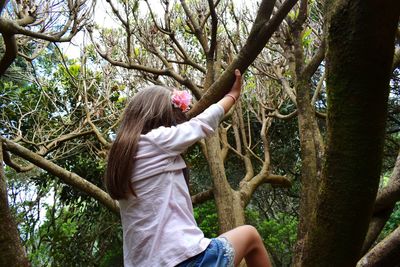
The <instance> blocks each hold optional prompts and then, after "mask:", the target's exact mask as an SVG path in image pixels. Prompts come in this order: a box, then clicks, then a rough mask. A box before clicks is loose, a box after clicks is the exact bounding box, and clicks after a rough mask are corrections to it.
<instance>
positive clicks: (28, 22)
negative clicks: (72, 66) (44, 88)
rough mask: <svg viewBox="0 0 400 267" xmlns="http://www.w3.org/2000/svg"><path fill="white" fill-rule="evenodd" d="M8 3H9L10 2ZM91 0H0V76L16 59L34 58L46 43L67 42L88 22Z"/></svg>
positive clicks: (91, 7)
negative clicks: (0, 44)
mask: <svg viewBox="0 0 400 267" xmlns="http://www.w3.org/2000/svg"><path fill="white" fill-rule="evenodd" d="M10 2H11V3H10ZM95 3H96V2H95V1H81V0H76V1H75V0H69V1H65V2H64V1H62V2H58V1H46V2H45V3H42V2H40V1H30V0H29V1H21V0H12V1H7V0H2V1H0V14H1V15H2V16H1V17H0V33H1V34H2V37H3V40H4V46H5V50H4V55H3V56H2V59H1V61H0V75H3V74H4V73H5V71H6V70H7V68H8V67H9V66H10V65H11V64H12V63H13V62H14V60H15V58H16V57H17V56H21V57H23V58H25V59H26V60H28V61H32V60H33V59H35V58H36V57H37V56H38V55H39V54H40V53H41V52H42V51H43V49H45V48H46V47H47V46H48V44H49V43H50V42H69V41H71V39H72V37H74V36H75V35H76V34H77V33H78V32H79V31H80V30H81V29H82V27H83V26H84V25H85V24H86V23H87V22H88V20H90V19H91V14H92V12H93V8H94V6H95Z"/></svg>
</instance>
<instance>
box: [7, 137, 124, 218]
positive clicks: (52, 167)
mask: <svg viewBox="0 0 400 267" xmlns="http://www.w3.org/2000/svg"><path fill="white" fill-rule="evenodd" d="M0 140H1V142H2V143H3V147H4V148H5V149H6V150H7V151H9V152H11V153H13V154H15V155H17V156H19V157H21V158H23V159H25V160H27V161H29V162H31V163H33V164H34V165H36V166H38V167H40V168H42V169H43V170H45V171H47V172H49V173H51V174H53V175H54V176H57V177H58V178H60V179H61V180H62V181H63V182H64V183H66V184H69V185H71V186H73V187H74V188H76V189H78V190H80V191H82V192H84V193H86V194H88V195H89V196H91V197H93V198H94V199H96V200H98V201H99V202H100V203H102V204H103V205H104V206H106V207H107V208H108V209H109V210H110V211H112V212H114V213H115V214H119V206H118V203H117V202H116V201H115V200H113V199H112V198H111V197H110V196H109V195H108V194H107V193H106V192H105V191H103V190H102V189H100V188H99V187H97V186H96V185H94V184H92V183H91V182H89V181H87V180H85V179H84V178H82V177H80V176H79V175H77V174H76V173H73V172H69V171H67V170H65V169H63V168H61V167H60V166H58V165H56V164H54V163H53V162H51V161H49V160H47V159H45V158H43V157H41V156H39V155H38V154H36V153H34V152H32V151H30V150H29V149H26V148H25V147H23V146H20V145H18V144H17V143H15V142H13V141H11V140H8V139H6V138H3V137H0Z"/></svg>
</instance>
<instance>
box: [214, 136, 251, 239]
mask: <svg viewBox="0 0 400 267" xmlns="http://www.w3.org/2000/svg"><path fill="white" fill-rule="evenodd" d="M206 145H207V154H208V156H207V158H208V164H209V166H210V171H211V175H212V177H213V192H214V198H215V203H216V206H217V213H218V223H219V227H220V233H224V232H226V231H229V230H231V229H233V228H235V227H237V226H239V225H243V224H244V223H245V218H244V207H243V205H242V203H241V199H240V195H239V193H238V192H237V191H235V190H233V189H232V188H231V186H230V184H229V183H228V180H227V179H226V175H225V168H224V163H223V160H222V157H221V148H220V143H219V138H218V131H216V132H215V133H214V134H213V135H212V136H210V137H208V138H207V139H206Z"/></svg>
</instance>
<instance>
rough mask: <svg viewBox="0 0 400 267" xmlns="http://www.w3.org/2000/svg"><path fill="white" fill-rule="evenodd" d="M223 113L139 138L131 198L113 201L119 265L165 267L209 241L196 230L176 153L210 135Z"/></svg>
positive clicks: (217, 110) (216, 109)
mask: <svg viewBox="0 0 400 267" xmlns="http://www.w3.org/2000/svg"><path fill="white" fill-rule="evenodd" d="M223 115H224V109H223V107H222V106H220V105H219V104H214V105H211V106H210V107H209V108H208V109H206V110H205V111H204V112H203V113H201V114H200V115H198V116H197V117H195V118H193V119H191V120H190V121H187V122H184V123H182V124H179V125H177V126H173V127H160V128H157V129H154V130H152V131H150V132H149V133H147V134H145V135H141V136H140V139H139V143H138V150H137V153H136V161H135V167H134V171H133V175H132V178H131V181H132V185H133V189H134V191H135V193H136V194H137V197H134V196H130V197H129V198H128V199H123V200H120V201H119V204H120V210H121V220H122V228H123V238H124V240H123V243H124V245H123V246H124V247H123V249H124V264H125V267H158V266H160V267H169V266H176V265H177V264H179V263H180V262H182V261H184V260H186V259H188V258H190V257H192V256H195V255H197V254H199V253H201V252H202V251H204V250H205V249H206V248H207V246H208V245H209V243H210V240H209V239H208V238H205V237H204V234H203V232H202V231H201V230H200V229H199V228H198V226H197V224H196V222H195V220H194V217H193V207H192V202H191V198H190V195H189V191H188V188H187V185H186V182H185V179H184V176H183V173H182V169H183V168H185V167H186V165H185V162H184V161H183V159H182V157H181V156H180V154H181V153H182V152H183V151H185V150H186V149H187V148H188V147H189V146H191V145H192V144H194V143H195V142H196V141H198V140H200V139H202V138H204V137H206V136H207V135H209V134H211V133H213V132H214V130H215V129H216V128H217V127H218V124H219V122H220V120H221V118H222V117H223Z"/></svg>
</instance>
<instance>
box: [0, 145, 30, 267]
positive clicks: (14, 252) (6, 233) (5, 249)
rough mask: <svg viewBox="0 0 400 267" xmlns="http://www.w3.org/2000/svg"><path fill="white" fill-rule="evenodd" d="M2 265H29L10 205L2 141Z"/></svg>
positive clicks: (0, 249) (0, 188)
mask: <svg viewBox="0 0 400 267" xmlns="http://www.w3.org/2000/svg"><path fill="white" fill-rule="evenodd" d="M0 164H1V166H0V266H16V267H19V266H29V262H28V259H27V257H26V253H25V250H24V247H23V246H22V243H21V240H20V237H19V233H18V229H17V225H16V223H15V220H14V218H13V216H12V214H11V212H10V208H9V206H8V197H7V186H6V177H5V174H4V169H3V166H4V165H3V150H2V145H1V143H0Z"/></svg>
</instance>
